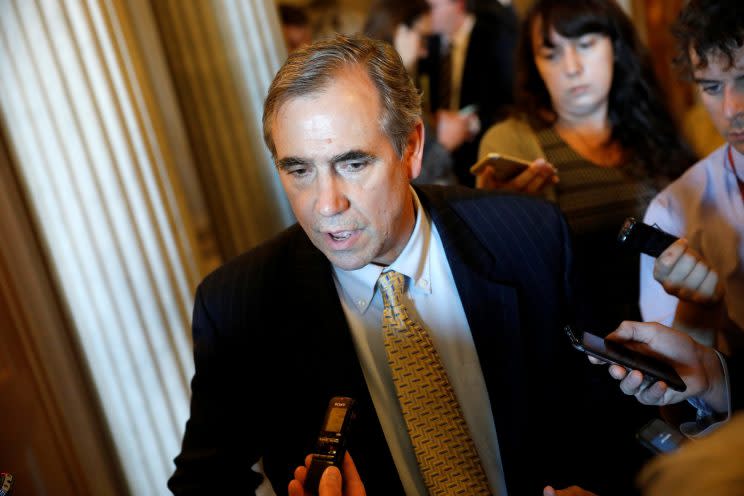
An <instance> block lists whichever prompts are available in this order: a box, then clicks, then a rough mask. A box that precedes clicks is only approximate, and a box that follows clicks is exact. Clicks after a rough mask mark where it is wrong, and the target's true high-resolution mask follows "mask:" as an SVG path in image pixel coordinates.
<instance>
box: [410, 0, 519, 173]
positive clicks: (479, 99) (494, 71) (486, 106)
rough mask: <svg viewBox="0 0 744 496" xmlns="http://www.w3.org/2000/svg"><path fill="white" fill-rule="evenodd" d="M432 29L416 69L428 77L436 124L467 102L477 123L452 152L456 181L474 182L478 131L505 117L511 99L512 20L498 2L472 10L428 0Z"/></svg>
mask: <svg viewBox="0 0 744 496" xmlns="http://www.w3.org/2000/svg"><path fill="white" fill-rule="evenodd" d="M428 2H429V4H430V5H431V12H432V29H433V31H434V32H435V33H436V34H437V36H435V37H432V38H431V40H430V43H429V50H428V53H429V56H428V57H427V59H426V60H425V61H424V62H422V64H421V70H422V72H425V73H426V74H428V76H429V81H430V83H429V88H430V102H429V103H430V107H431V110H432V113H434V114H435V115H437V116H438V120H439V121H440V123H441V124H443V125H446V123H447V122H448V119H449V118H450V117H449V113H451V112H457V111H459V110H460V109H465V108H468V107H470V106H474V107H475V108H476V115H477V117H478V119H477V122H478V123H479V125H477V126H475V127H474V128H473V132H472V134H471V136H470V139H469V140H468V141H466V142H465V143H463V144H462V145H461V146H460V147H459V148H458V149H456V150H455V151H454V152H453V159H454V160H455V173H456V174H457V177H458V180H459V181H460V184H463V185H466V186H471V187H472V186H474V185H475V178H474V177H473V176H472V175H471V174H470V171H469V169H470V166H471V165H473V164H474V163H475V161H476V159H477V156H478V143H479V142H480V139H481V137H482V136H483V133H484V132H485V131H486V130H487V129H488V128H489V127H490V126H491V125H492V124H493V123H494V122H496V121H497V120H499V119H501V118H503V117H505V115H506V106H507V105H509V104H511V103H512V102H513V88H512V87H513V84H514V55H515V53H514V52H515V50H516V40H517V19H516V16H515V14H514V12H513V10H511V8H510V7H504V6H502V5H501V4H500V3H499V2H498V1H496V0H494V1H492V2H490V7H489V8H488V9H487V10H486V9H482V10H480V11H475V9H474V8H473V7H471V5H470V4H472V3H473V2H472V1H471V2H468V1H467V0H428Z"/></svg>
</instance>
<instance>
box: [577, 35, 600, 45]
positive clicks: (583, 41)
mask: <svg viewBox="0 0 744 496" xmlns="http://www.w3.org/2000/svg"><path fill="white" fill-rule="evenodd" d="M596 43H597V38H596V37H595V36H587V37H585V38H579V48H591V47H593V46H594V45H595V44H596Z"/></svg>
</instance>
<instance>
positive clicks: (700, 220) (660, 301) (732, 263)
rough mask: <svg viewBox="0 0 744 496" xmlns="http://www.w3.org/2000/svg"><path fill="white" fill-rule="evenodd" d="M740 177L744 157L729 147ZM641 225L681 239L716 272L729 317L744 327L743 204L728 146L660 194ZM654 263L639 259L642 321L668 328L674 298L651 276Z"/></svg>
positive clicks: (714, 153)
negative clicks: (653, 226)
mask: <svg viewBox="0 0 744 496" xmlns="http://www.w3.org/2000/svg"><path fill="white" fill-rule="evenodd" d="M731 151H732V156H733V158H734V163H735V170H736V173H737V174H738V175H739V177H740V178H742V179H744V156H743V155H742V154H740V153H739V152H737V151H736V150H735V149H733V148H732V150H731ZM644 221H645V222H646V223H648V224H651V225H653V224H656V225H658V226H659V227H660V228H661V229H662V230H664V231H667V232H669V233H671V234H674V235H675V236H680V237H685V238H687V240H688V241H689V243H690V246H691V247H692V248H694V249H695V250H696V251H698V252H699V253H700V254H701V256H702V257H703V259H704V260H705V261H706V263H707V264H708V265H709V266H710V267H711V268H712V269H713V270H715V271H716V272H717V273H718V275H719V277H720V278H721V281H722V282H723V285H724V288H725V296H724V300H725V304H726V310H727V312H728V317H729V318H730V319H731V321H733V322H734V323H735V324H736V325H737V326H738V327H739V328H742V329H744V201H742V195H741V192H740V191H739V186H738V183H737V180H736V176H735V174H734V171H732V170H731V166H730V165H729V163H728V145H724V146H722V147H721V148H719V149H718V150H716V151H715V152H713V153H712V154H710V155H709V156H708V157H706V158H704V159H703V160H701V161H700V162H698V163H697V164H695V165H694V166H692V167H691V168H690V169H689V170H687V172H685V173H684V174H683V175H682V176H681V177H680V178H679V179H677V180H676V181H674V182H673V183H672V184H670V185H669V186H668V187H667V188H666V189H664V191H662V192H661V193H659V194H658V195H657V196H656V198H654V200H653V201H652V202H651V204H650V205H649V207H648V210H647V211H646V215H645V217H644ZM654 260H655V259H653V258H651V257H649V256H648V255H642V256H641V281H640V282H641V287H640V307H641V313H642V315H643V320H645V321H655V322H660V323H662V324H665V325H671V323H672V321H673V320H674V313H675V311H676V309H677V298H675V297H674V296H670V295H669V294H667V293H666V292H665V291H664V288H663V287H662V286H661V284H659V283H658V282H657V281H656V280H655V279H654V276H653V270H654Z"/></svg>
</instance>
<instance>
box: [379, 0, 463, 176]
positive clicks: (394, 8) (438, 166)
mask: <svg viewBox="0 0 744 496" xmlns="http://www.w3.org/2000/svg"><path fill="white" fill-rule="evenodd" d="M364 34H365V36H368V37H370V38H374V39H378V40H382V41H386V42H388V43H390V44H391V45H393V47H394V48H395V50H396V51H397V52H398V54H399V55H400V57H401V59H402V60H403V65H404V66H405V67H406V70H408V73H409V74H410V75H411V77H412V78H413V79H414V80H415V81H417V79H418V78H417V75H418V62H419V61H420V60H421V59H423V58H425V57H426V45H427V44H426V41H427V38H428V36H429V35H431V6H430V5H429V3H428V2H427V1H426V0H375V1H374V2H373V3H372V5H371V6H370V9H369V16H368V17H367V21H366V22H365V25H364ZM417 86H418V87H419V88H420V87H421V86H422V85H421V84H417ZM423 86H426V84H423ZM424 110H425V113H424V125H425V126H426V132H425V133H426V134H425V141H424V157H423V164H422V167H421V174H420V175H419V177H418V178H416V179H415V180H414V182H415V183H417V184H456V183H457V178H456V177H455V174H454V172H453V167H454V162H453V159H452V155H451V153H450V152H451V151H452V150H454V149H456V148H457V147H459V146H460V145H461V144H462V143H463V142H465V141H466V140H467V139H468V138H469V137H470V125H471V124H470V120H471V119H472V118H473V117H472V116H470V115H460V114H458V113H457V112H449V111H441V112H439V113H438V114H437V118H436V119H434V117H433V116H432V115H430V114H427V113H426V109H424ZM435 120H436V122H435Z"/></svg>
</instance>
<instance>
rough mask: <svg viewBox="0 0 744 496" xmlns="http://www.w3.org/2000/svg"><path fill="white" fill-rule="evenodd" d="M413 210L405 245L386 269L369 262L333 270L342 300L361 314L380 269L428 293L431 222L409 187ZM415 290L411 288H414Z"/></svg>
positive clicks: (414, 192)
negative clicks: (355, 266) (361, 265)
mask: <svg viewBox="0 0 744 496" xmlns="http://www.w3.org/2000/svg"><path fill="white" fill-rule="evenodd" d="M411 193H412V194H413V202H414V206H415V208H416V223H415V224H414V226H413V232H411V237H410V238H409V239H408V243H406V246H405V247H404V248H403V251H401V252H400V255H398V258H396V259H395V260H394V261H393V263H392V264H390V265H389V266H388V267H384V266H382V265H377V264H374V263H370V264H367V265H365V266H364V267H362V268H360V269H356V270H343V269H339V268H338V267H333V272H334V274H335V276H336V280H337V281H338V283H339V285H340V286H341V288H342V290H343V295H344V297H345V298H346V299H347V300H348V301H349V302H350V303H351V304H352V305H353V306H354V308H356V309H357V311H359V313H365V312H366V311H367V308H368V307H369V304H370V303H371V302H372V299H373V297H374V295H375V289H376V285H377V279H379V277H380V274H382V272H383V270H394V271H396V272H399V273H401V274H403V275H405V276H407V277H409V278H410V279H411V281H413V284H412V286H411V288H410V290H412V291H416V292H419V291H420V292H424V293H431V283H430V281H431V278H430V277H429V271H430V267H429V250H430V243H431V220H430V219H429V216H428V214H427V213H426V212H425V211H424V209H423V207H422V206H421V201H420V200H419V197H418V195H417V194H416V191H415V190H414V189H413V188H411ZM414 288H415V289H414Z"/></svg>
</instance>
